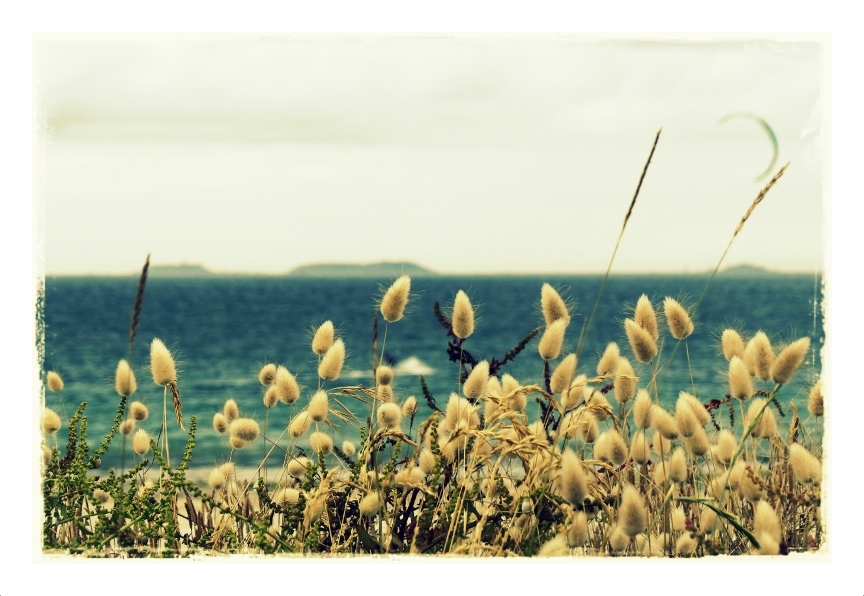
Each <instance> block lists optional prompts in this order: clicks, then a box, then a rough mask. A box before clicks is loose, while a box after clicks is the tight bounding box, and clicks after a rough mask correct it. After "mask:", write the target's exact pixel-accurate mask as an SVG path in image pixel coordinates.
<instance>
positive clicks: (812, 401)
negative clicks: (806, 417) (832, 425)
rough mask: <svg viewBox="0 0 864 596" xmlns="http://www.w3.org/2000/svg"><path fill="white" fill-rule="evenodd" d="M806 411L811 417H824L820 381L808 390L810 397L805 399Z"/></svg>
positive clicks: (823, 401)
mask: <svg viewBox="0 0 864 596" xmlns="http://www.w3.org/2000/svg"><path fill="white" fill-rule="evenodd" d="M807 411H808V412H810V413H811V414H812V415H813V416H824V415H825V397H824V395H823V394H822V381H821V380H820V381H818V382H817V383H816V384H815V385H813V387H811V388H810V395H809V396H808V397H807Z"/></svg>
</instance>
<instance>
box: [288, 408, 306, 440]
mask: <svg viewBox="0 0 864 596" xmlns="http://www.w3.org/2000/svg"><path fill="white" fill-rule="evenodd" d="M310 426H312V418H311V417H310V416H309V412H307V411H306V410H303V411H302V412H300V413H299V414H297V415H296V416H294V419H293V420H292V421H291V424H289V425H288V434H289V435H291V436H292V437H293V438H295V439H299V438H300V437H302V436H303V435H305V434H306V431H308V430H309V427H310Z"/></svg>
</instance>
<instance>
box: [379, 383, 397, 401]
mask: <svg viewBox="0 0 864 596" xmlns="http://www.w3.org/2000/svg"><path fill="white" fill-rule="evenodd" d="M375 394H376V395H377V396H378V401H380V402H381V403H382V404H389V403H390V402H392V401H393V399H394V398H393V385H378V386H377V387H375Z"/></svg>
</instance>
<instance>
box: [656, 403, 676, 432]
mask: <svg viewBox="0 0 864 596" xmlns="http://www.w3.org/2000/svg"><path fill="white" fill-rule="evenodd" d="M651 424H652V425H653V426H654V429H655V430H656V431H657V432H659V433H660V434H661V435H663V438H664V439H669V440H670V441H671V440H673V439H677V438H678V434H679V430H678V423H677V422H675V418H674V417H673V416H672V415H671V414H670V413H669V412H667V411H666V410H665V409H663V406H659V405H657V404H653V405H652V406H651Z"/></svg>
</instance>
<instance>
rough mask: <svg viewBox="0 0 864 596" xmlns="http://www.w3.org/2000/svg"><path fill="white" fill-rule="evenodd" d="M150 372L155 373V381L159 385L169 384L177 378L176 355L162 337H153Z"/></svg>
mask: <svg viewBox="0 0 864 596" xmlns="http://www.w3.org/2000/svg"><path fill="white" fill-rule="evenodd" d="M150 372H151V373H152V374H153V382H154V383H156V384H157V385H168V384H169V383H173V382H174V381H176V380H177V367H176V366H175V365H174V357H173V356H171V352H170V351H168V348H167V347H165V344H164V343H162V340H161V339H157V338H153V342H152V343H151V344H150Z"/></svg>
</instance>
